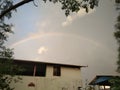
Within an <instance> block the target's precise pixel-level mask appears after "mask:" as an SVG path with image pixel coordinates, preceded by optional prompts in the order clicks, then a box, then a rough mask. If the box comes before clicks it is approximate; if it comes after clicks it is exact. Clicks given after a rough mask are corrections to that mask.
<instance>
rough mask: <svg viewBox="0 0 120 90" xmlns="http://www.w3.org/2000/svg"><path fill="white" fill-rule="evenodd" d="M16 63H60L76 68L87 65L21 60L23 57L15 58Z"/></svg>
mask: <svg viewBox="0 0 120 90" xmlns="http://www.w3.org/2000/svg"><path fill="white" fill-rule="evenodd" d="M14 62H15V63H21V64H22V63H33V64H46V65H60V66H64V67H76V68H81V67H87V66H80V65H74V64H63V63H53V62H41V61H33V60H31V61H30V60H21V59H14Z"/></svg>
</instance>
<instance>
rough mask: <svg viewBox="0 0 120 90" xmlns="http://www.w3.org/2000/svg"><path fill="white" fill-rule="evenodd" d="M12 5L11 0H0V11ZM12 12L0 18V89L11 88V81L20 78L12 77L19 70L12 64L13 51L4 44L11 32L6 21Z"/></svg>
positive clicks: (7, 89) (11, 89)
mask: <svg viewBox="0 0 120 90" xmlns="http://www.w3.org/2000/svg"><path fill="white" fill-rule="evenodd" d="M11 6H13V1H12V0H0V13H2V12H4V10H6V9H8V8H9V7H11ZM11 16H12V12H11V11H10V12H8V13H7V14H5V15H4V17H2V18H0V90H13V89H14V88H12V87H10V83H11V82H17V81H19V80H20V79H21V78H19V77H14V75H15V74H16V73H17V72H19V71H20V69H19V68H18V66H17V65H14V64H13V54H14V53H13V51H12V49H10V48H7V47H6V46H5V42H6V41H7V39H8V36H9V33H13V31H12V24H9V23H6V22H5V21H6V19H10V18H11Z"/></svg>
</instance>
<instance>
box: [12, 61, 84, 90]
mask: <svg viewBox="0 0 120 90" xmlns="http://www.w3.org/2000/svg"><path fill="white" fill-rule="evenodd" d="M14 63H15V64H17V65H18V66H22V67H23V68H25V71H23V72H22V73H18V74H17V75H18V76H20V77H21V78H22V81H21V82H18V83H16V84H12V86H13V87H15V90H23V89H24V90H80V88H81V87H82V80H81V67H85V66H79V65H71V64H60V63H50V62H39V61H28V60H27V61H26V60H14Z"/></svg>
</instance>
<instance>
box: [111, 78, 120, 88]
mask: <svg viewBox="0 0 120 90" xmlns="http://www.w3.org/2000/svg"><path fill="white" fill-rule="evenodd" d="M110 82H111V83H112V86H111V88H112V90H120V76H115V77H113V78H112V79H111V80H110Z"/></svg>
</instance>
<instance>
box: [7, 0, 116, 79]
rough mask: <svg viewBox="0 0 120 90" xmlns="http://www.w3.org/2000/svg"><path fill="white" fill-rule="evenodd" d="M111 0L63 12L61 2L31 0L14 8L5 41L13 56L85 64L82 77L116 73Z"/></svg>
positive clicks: (113, 7) (89, 77) (112, 4)
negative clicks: (66, 13) (89, 8)
mask: <svg viewBox="0 0 120 90" xmlns="http://www.w3.org/2000/svg"><path fill="white" fill-rule="evenodd" d="M113 1H114V0H100V2H99V7H96V8H95V9H93V10H90V11H89V13H87V14H86V13H85V10H83V9H81V10H80V11H79V12H78V13H71V14H70V15H69V16H68V17H66V16H65V13H64V11H63V10H61V5H60V4H59V3H58V4H53V3H49V2H47V3H44V2H42V0H35V3H36V4H37V5H38V7H35V6H34V4H33V3H32V2H31V3H28V4H26V5H24V6H21V7H19V8H18V9H17V12H16V13H13V17H12V18H11V19H10V20H9V22H10V23H13V25H14V27H13V31H14V34H11V35H10V37H9V40H8V42H7V45H8V46H9V47H10V48H14V58H15V59H23V60H36V61H44V62H54V63H65V64H75V65H83V66H87V65H88V67H86V68H83V69H82V77H84V80H85V79H89V80H92V79H93V78H94V77H95V76H96V75H116V74H117V73H116V72H115V70H116V61H117V54H118V52H117V48H118V46H117V42H116V40H115V38H114V35H113V33H114V31H115V30H114V24H115V22H116V17H117V12H116V10H115V4H114V2H113Z"/></svg>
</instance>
